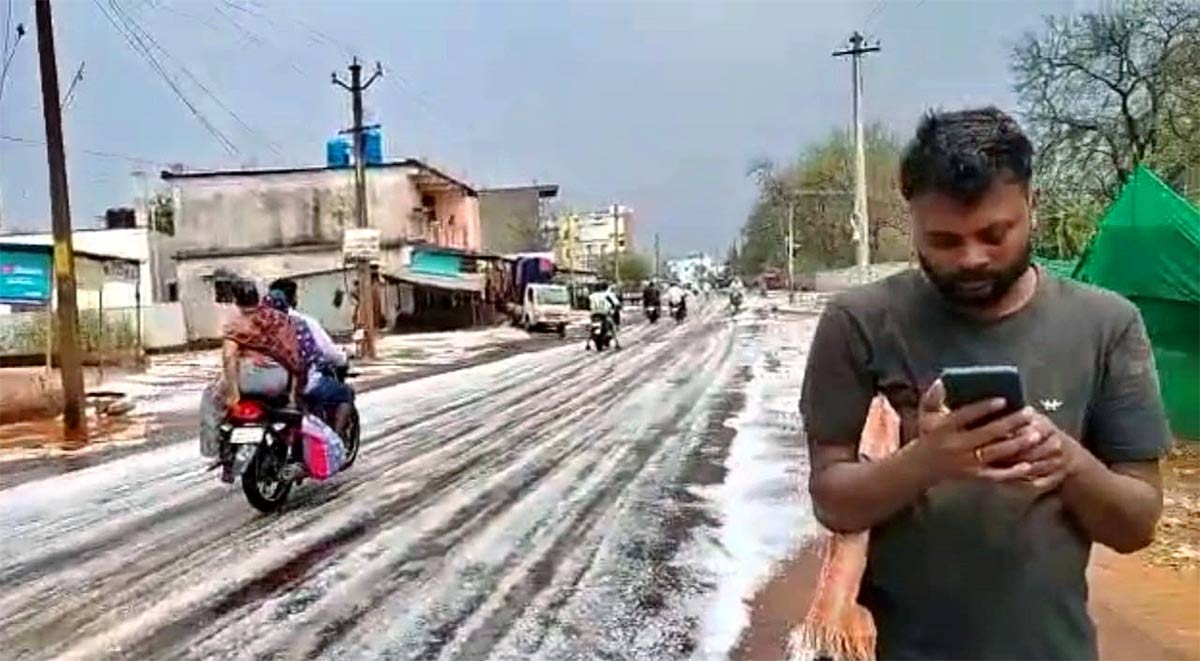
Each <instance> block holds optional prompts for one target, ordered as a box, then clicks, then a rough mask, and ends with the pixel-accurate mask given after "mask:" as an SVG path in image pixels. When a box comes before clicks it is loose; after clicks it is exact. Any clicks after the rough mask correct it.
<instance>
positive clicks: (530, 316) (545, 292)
mask: <svg viewBox="0 0 1200 661" xmlns="http://www.w3.org/2000/svg"><path fill="white" fill-rule="evenodd" d="M570 321H571V294H570V292H569V291H568V290H567V288H566V287H564V286H563V285H548V284H531V285H527V286H526V287H525V298H524V300H522V302H521V316H520V319H519V323H520V325H521V328H524V329H525V330H527V331H530V332H533V331H535V330H554V331H555V332H557V333H558V334H559V335H562V336H565V335H566V334H567V324H568V323H570Z"/></svg>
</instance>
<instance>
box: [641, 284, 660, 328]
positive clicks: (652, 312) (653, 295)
mask: <svg viewBox="0 0 1200 661" xmlns="http://www.w3.org/2000/svg"><path fill="white" fill-rule="evenodd" d="M642 310H643V311H644V312H645V314H646V317H647V318H648V319H650V320H651V321H652V322H655V321H658V315H659V313H660V312H661V311H662V292H661V291H660V290H659V288H658V283H657V282H656V281H654V280H647V281H646V286H645V287H644V288H642Z"/></svg>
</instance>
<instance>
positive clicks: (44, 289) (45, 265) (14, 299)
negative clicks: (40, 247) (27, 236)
mask: <svg viewBox="0 0 1200 661" xmlns="http://www.w3.org/2000/svg"><path fill="white" fill-rule="evenodd" d="M53 268H54V267H53V261H52V260H51V259H50V252H49V251H46V252H42V251H25V250H11V249H0V301H3V302H5V303H26V304H45V303H47V302H48V301H49V300H50V278H51V274H52V271H53Z"/></svg>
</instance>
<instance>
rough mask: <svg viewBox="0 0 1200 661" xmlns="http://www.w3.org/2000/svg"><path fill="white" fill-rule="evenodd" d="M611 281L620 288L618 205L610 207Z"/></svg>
mask: <svg viewBox="0 0 1200 661" xmlns="http://www.w3.org/2000/svg"><path fill="white" fill-rule="evenodd" d="M612 280H613V283H616V284H617V287H618V288H619V287H620V205H619V204H613V205H612Z"/></svg>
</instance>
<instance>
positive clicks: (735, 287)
mask: <svg viewBox="0 0 1200 661" xmlns="http://www.w3.org/2000/svg"><path fill="white" fill-rule="evenodd" d="M745 293H746V292H745V287H744V286H743V285H742V280H741V278H734V279H733V282H732V283H730V285H729V307H730V309H732V310H733V311H734V312H735V313H736V312H737V311H738V310H740V309H741V308H742V299H743V298H744V297H745Z"/></svg>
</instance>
